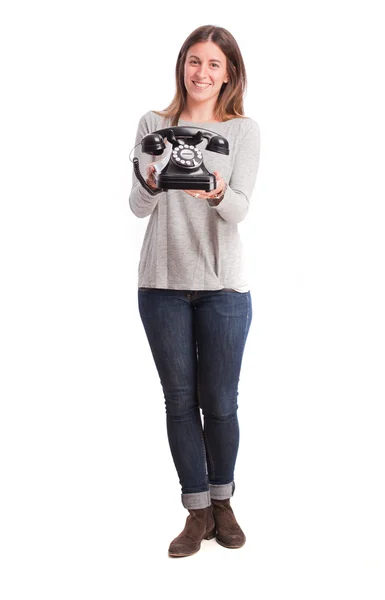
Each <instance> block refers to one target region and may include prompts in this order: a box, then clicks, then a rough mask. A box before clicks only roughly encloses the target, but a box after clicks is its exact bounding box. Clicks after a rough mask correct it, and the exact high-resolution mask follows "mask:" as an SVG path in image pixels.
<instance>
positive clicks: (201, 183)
mask: <svg viewBox="0 0 385 600" xmlns="http://www.w3.org/2000/svg"><path fill="white" fill-rule="evenodd" d="M164 138H167V140H168V141H169V142H170V144H172V151H171V156H170V157H167V159H166V161H162V160H160V161H159V162H157V163H155V173H154V177H155V183H156V186H157V188H159V189H157V190H153V189H152V188H151V187H150V186H149V185H148V184H147V182H146V181H145V180H144V178H143V177H142V175H141V173H140V170H139V160H138V159H137V158H136V157H135V158H134V159H133V163H134V172H135V175H136V176H137V178H138V179H139V181H140V183H141V184H142V186H143V187H144V188H145V189H146V190H147V191H148V192H149V193H150V194H152V195H155V194H160V193H161V192H164V191H167V190H204V191H205V192H210V191H211V190H214V189H215V188H216V185H217V184H216V179H215V175H213V173H210V172H209V171H208V170H207V169H206V167H205V165H204V164H203V157H202V152H201V151H200V150H199V149H198V148H197V145H198V144H200V143H201V142H202V140H203V139H206V140H207V142H208V143H207V145H206V150H209V151H211V152H218V153H219V154H226V155H228V154H229V143H228V141H227V140H226V139H225V138H224V137H222V136H221V135H218V134H217V133H215V132H213V131H209V130H208V129H201V128H199V127H167V128H165V129H158V130H157V131H154V132H153V133H148V134H147V135H145V136H144V138H143V139H142V141H141V145H142V152H145V153H146V154H153V155H155V156H159V155H160V154H163V152H164V150H165V149H166V145H165V143H164V141H163V139H164ZM165 162H167V164H165Z"/></svg>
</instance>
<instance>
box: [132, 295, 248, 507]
mask: <svg viewBox="0 0 385 600" xmlns="http://www.w3.org/2000/svg"><path fill="white" fill-rule="evenodd" d="M138 304H139V312H140V316H141V319H142V322H143V326H144V329H145V332H146V335H147V339H148V342H149V344H150V348H151V352H152V355H153V358H154V361H155V365H156V368H157V370H158V374H159V377H160V382H161V385H162V388H163V394H164V398H165V408H166V423H167V435H168V440H169V445H170V450H171V454H172V457H173V460H174V464H175V467H176V470H177V473H178V476H179V482H180V484H181V487H182V503H183V504H184V506H186V507H187V508H204V507H205V506H208V505H209V504H210V492H211V494H212V497H213V498H217V499H220V498H223V497H227V498H229V497H230V496H231V495H232V494H233V492H234V488H235V484H234V468H235V462H236V458H237V453H238V445H239V425H238V417H237V409H238V404H237V397H238V382H239V377H240V371H241V363H242V357H243V352H244V347H245V343H246V338H247V334H248V332H249V328H250V324H251V319H252V302H251V295H250V292H246V293H239V292H235V291H230V290H219V291H188V290H170V289H158V288H139V290H138ZM201 411H202V416H201ZM202 417H203V419H202ZM202 420H203V423H202ZM207 492H209V493H207ZM194 495H195V496H194Z"/></svg>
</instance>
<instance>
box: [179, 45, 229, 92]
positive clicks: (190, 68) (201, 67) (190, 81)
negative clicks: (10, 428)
mask: <svg viewBox="0 0 385 600" xmlns="http://www.w3.org/2000/svg"><path fill="white" fill-rule="evenodd" d="M226 69H227V64H226V56H225V54H224V53H223V52H222V50H221V49H220V48H219V46H217V45H216V44H214V43H213V42H198V43H197V44H194V45H193V46H190V48H189V49H188V51H187V55H186V60H185V64H184V84H185V86H186V90H187V93H188V94H189V95H190V96H191V97H192V98H193V99H194V100H196V101H198V102H206V101H207V100H210V99H212V98H214V99H216V98H217V96H218V94H219V92H220V90H221V87H222V84H223V83H227V82H228V75H227V70H226Z"/></svg>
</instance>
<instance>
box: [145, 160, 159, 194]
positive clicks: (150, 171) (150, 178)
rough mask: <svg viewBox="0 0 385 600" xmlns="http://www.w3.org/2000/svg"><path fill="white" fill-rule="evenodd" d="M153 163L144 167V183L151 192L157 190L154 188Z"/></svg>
mask: <svg viewBox="0 0 385 600" xmlns="http://www.w3.org/2000/svg"><path fill="white" fill-rule="evenodd" d="M154 165H155V163H154V162H152V163H150V164H149V165H147V167H146V176H147V177H146V183H147V184H148V185H149V186H150V188H152V189H153V190H157V189H158V188H157V187H156V183H155V177H154V173H155V167H154Z"/></svg>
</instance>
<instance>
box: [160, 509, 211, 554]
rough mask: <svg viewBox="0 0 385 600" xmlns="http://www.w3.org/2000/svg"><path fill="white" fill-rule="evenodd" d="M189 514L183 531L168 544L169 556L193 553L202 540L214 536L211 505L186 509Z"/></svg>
mask: <svg viewBox="0 0 385 600" xmlns="http://www.w3.org/2000/svg"><path fill="white" fill-rule="evenodd" d="M188 511H189V513H190V514H189V516H188V517H187V519H186V525H185V528H184V529H183V531H182V532H181V533H180V534H179V535H178V537H176V538H175V539H174V540H173V541H172V542H171V544H170V547H169V549H168V554H169V556H172V557H181V556H190V555H191V554H195V553H196V552H198V550H199V549H200V547H201V541H202V540H212V539H213V538H214V537H215V521H214V517H213V507H212V506H208V507H207V508H198V509H194V510H193V509H188Z"/></svg>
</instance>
